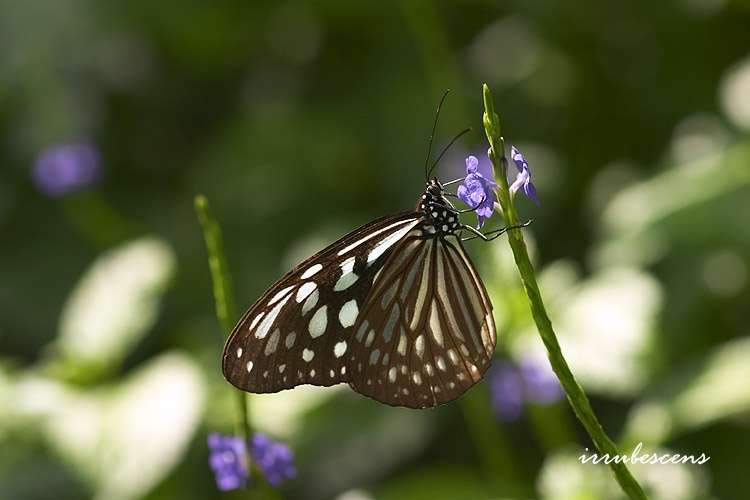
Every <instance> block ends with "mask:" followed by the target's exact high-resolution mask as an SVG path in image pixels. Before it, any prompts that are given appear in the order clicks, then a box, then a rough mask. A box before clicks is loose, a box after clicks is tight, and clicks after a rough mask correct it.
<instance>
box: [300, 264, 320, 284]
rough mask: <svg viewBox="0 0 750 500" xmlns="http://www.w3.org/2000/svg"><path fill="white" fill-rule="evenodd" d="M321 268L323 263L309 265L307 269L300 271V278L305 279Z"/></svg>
mask: <svg viewBox="0 0 750 500" xmlns="http://www.w3.org/2000/svg"><path fill="white" fill-rule="evenodd" d="M321 269H323V265H322V264H315V265H314V266H310V267H308V268H307V271H305V272H304V273H302V275H301V276H300V278H302V279H303V280H306V279H307V278H309V277H310V276H312V275H314V274H315V273H317V272H318V271H320V270H321Z"/></svg>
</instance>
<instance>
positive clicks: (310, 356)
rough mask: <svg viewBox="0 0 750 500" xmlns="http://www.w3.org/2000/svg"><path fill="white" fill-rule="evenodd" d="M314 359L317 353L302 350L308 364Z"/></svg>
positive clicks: (303, 357)
mask: <svg viewBox="0 0 750 500" xmlns="http://www.w3.org/2000/svg"><path fill="white" fill-rule="evenodd" d="M314 357H315V353H314V352H313V351H311V350H310V349H307V348H305V349H303V350H302V359H304V360H305V361H306V362H308V363H309V362H310V361H312V359H313V358H314Z"/></svg>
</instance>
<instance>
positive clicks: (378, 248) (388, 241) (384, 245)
mask: <svg viewBox="0 0 750 500" xmlns="http://www.w3.org/2000/svg"><path fill="white" fill-rule="evenodd" d="M418 223H419V220H418V219H417V220H414V221H412V222H409V223H408V224H406V225H405V226H404V227H402V228H400V229H399V230H398V231H396V232H394V233H393V234H391V235H389V236H387V237H385V238H384V239H383V240H381V241H379V242H378V243H377V244H376V245H375V246H374V247H373V249H372V250H370V254H369V255H368V256H367V263H368V264H369V263H371V262H373V261H375V260H377V258H378V257H380V256H381V255H383V254H384V253H385V251H386V250H388V249H389V248H390V247H392V246H393V245H394V244H396V243H397V242H398V241H399V240H400V239H401V238H403V237H404V236H405V235H406V233H408V232H409V231H410V230H411V228H413V227H414V226H416V225H417V224H418Z"/></svg>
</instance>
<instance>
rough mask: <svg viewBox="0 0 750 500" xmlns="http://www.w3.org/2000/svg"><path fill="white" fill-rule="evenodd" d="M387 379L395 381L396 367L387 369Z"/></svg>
mask: <svg viewBox="0 0 750 500" xmlns="http://www.w3.org/2000/svg"><path fill="white" fill-rule="evenodd" d="M388 380H390V381H391V383H393V382H395V381H396V367H395V366H392V367H391V369H390V370H388Z"/></svg>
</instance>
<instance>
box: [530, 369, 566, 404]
mask: <svg viewBox="0 0 750 500" xmlns="http://www.w3.org/2000/svg"><path fill="white" fill-rule="evenodd" d="M519 369H520V372H521V378H522V379H523V381H524V388H525V394H526V399H527V400H528V401H531V402H534V403H539V404H549V403H554V402H555V401H557V400H559V399H560V398H561V397H562V395H563V392H562V387H560V382H559V381H558V380H557V377H555V373H554V372H553V371H552V368H551V367H550V366H549V363H546V362H542V363H540V362H539V361H538V360H532V359H531V358H526V359H524V360H523V361H521V363H520V366H519Z"/></svg>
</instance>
